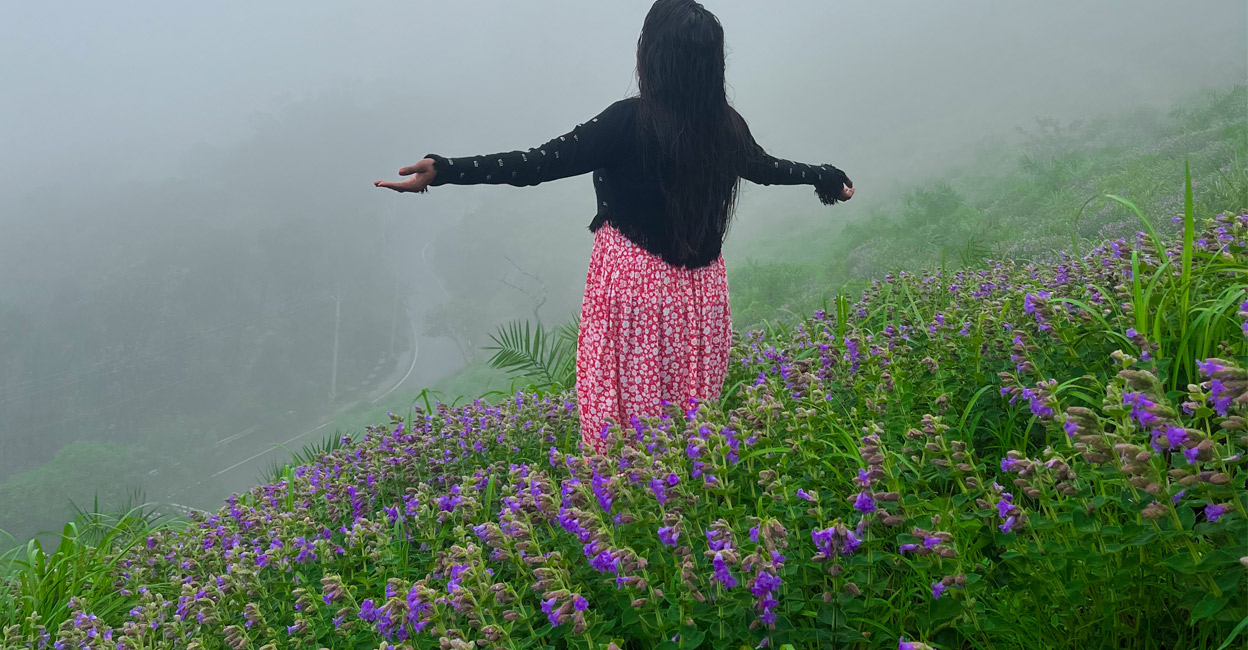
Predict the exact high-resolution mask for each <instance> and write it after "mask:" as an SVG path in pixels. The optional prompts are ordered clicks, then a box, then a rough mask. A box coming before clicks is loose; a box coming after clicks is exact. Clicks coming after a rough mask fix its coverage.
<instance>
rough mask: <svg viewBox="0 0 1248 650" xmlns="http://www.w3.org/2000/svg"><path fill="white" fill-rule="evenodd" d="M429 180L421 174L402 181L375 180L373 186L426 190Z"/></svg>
mask: <svg viewBox="0 0 1248 650" xmlns="http://www.w3.org/2000/svg"><path fill="white" fill-rule="evenodd" d="M428 186H429V182H428V180H426V179H423V178H421V177H419V176H414V177H412V178H409V179H407V180H402V181H373V187H384V188H386V189H388V190H394V191H395V192H424V191H425V189H426V188H427V187H428Z"/></svg>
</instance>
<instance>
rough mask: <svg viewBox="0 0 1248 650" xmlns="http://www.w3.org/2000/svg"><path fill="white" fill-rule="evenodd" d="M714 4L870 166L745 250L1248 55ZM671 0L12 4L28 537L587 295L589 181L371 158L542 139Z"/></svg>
mask: <svg viewBox="0 0 1248 650" xmlns="http://www.w3.org/2000/svg"><path fill="white" fill-rule="evenodd" d="M704 4H705V5H706V6H707V7H708V8H710V9H711V10H712V11H714V12H715V13H716V14H717V15H718V16H719V17H720V19H721V21H722V22H723V25H724V28H725V31H726V35H727V40H728V44H729V47H730V53H729V68H728V80H729V84H730V86H731V88H730V98H731V99H732V101H733V103H734V105H735V106H736V107H737V108H738V110H739V111H740V112H741V113H742V114H743V115H744V116H745V117H746V119H747V120H749V122H750V124H751V128H752V130H753V132H754V134H755V136H756V137H757V138H758V140H759V141H760V142H761V143H762V144H763V145H764V146H765V147H766V148H767V149H768V150H769V151H770V152H771V153H773V154H775V155H778V156H782V157H786V158H793V159H798V160H802V161H804V162H811V163H825V162H826V163H832V164H834V165H837V166H838V167H841V168H843V169H845V170H846V171H847V172H848V174H849V175H850V177H851V178H853V179H854V182H855V185H856V187H858V188H859V189H858V192H859V194H858V196H857V197H856V198H855V200H854V201H853V202H852V203H848V204H844V205H840V206H836V207H835V208H833V209H827V208H823V207H821V206H819V205H818V204H817V202H816V201H814V200H813V198H812V197H811V195H810V191H809V188H759V187H747V188H746V190H745V191H744V193H743V197H742V201H741V206H740V209H739V211H738V215H737V220H736V222H735V225H734V226H733V230H732V232H731V235H730V239H729V242H728V245H727V247H726V253H725V254H726V257H727V258H728V260H729V266H730V269H731V268H732V265H733V264H736V263H740V262H742V261H744V260H746V259H747V258H750V257H751V256H752V255H753V253H752V251H753V250H755V248H754V247H755V246H756V245H757V244H758V242H760V241H764V240H769V239H770V240H775V239H777V238H782V237H783V235H784V234H785V233H790V232H793V231H794V230H798V229H801V228H802V227H804V226H805V225H807V224H810V223H812V222H813V221H814V220H825V221H826V220H833V221H835V222H842V223H843V222H849V221H853V220H857V219H863V218H865V217H866V215H868V214H872V212H873V210H877V209H879V208H881V207H882V206H884V205H886V204H887V201H888V200H890V198H892V197H895V194H896V193H897V192H898V191H899V188H900V187H901V186H902V185H903V184H904V183H909V182H914V181H915V180H917V179H922V178H925V177H927V176H931V175H934V174H939V173H941V171H942V170H945V169H948V168H950V167H952V166H956V165H958V164H960V163H962V162H965V161H966V160H968V159H969V158H970V157H971V156H973V155H974V152H975V151H976V147H978V146H979V145H980V144H981V143H982V142H984V140H985V139H986V138H993V137H1008V135H1009V134H1010V133H1011V132H1012V130H1013V129H1014V128H1015V127H1016V126H1019V125H1026V124H1028V123H1030V122H1031V121H1032V120H1033V119H1034V118H1036V117H1039V116H1051V117H1055V118H1059V119H1064V120H1068V119H1075V118H1081V117H1089V116H1095V115H1099V114H1103V113H1106V112H1114V111H1118V110H1125V109H1129V108H1131V107H1135V106H1142V105H1152V106H1162V107H1164V106H1167V105H1168V104H1169V103H1170V102H1172V101H1174V100H1175V99H1176V98H1178V97H1181V96H1183V95H1185V94H1187V93H1190V92H1193V91H1196V90H1199V89H1203V88H1210V87H1217V86H1221V85H1226V84H1230V83H1238V82H1243V81H1244V80H1245V78H1246V77H1248V7H1246V5H1245V3H1244V2H1243V1H1242V0H1206V1H1202V2H1197V3H1184V4H1182V5H1179V4H1176V3H1174V2H1170V1H1163V0H1114V1H1109V0H1099V1H1097V2H1086V1H1073V0H1063V1H1058V2H1047V3H1001V2H992V1H988V0H983V1H978V0H976V1H972V0H958V1H957V2H945V3H919V2H908V3H880V2H873V3H851V2H833V1H828V0H800V1H799V0H786V1H785V2H775V3H764V2H747V1H745V0H707V1H706V2H705V3H704ZM649 5H650V3H649V2H647V1H645V0H629V1H610V2H573V1H571V0H527V1H526V2H511V1H507V0H488V1H487V0H479V1H473V2H458V3H423V2H371V3H367V4H358V3H357V4H348V3H299V2H287V1H281V2H279V1H276V0H275V1H272V2H263V3H255V2H241V1H226V0H220V1H218V2H211V3H190V4H188V3H169V2H154V1H146V0H145V1H138V0H136V1H133V2H125V3H88V2H63V3H6V4H5V5H4V6H3V7H2V8H0V82H2V86H0V87H2V88H3V90H2V91H0V92H3V101H0V178H3V182H2V183H0V485H7V488H0V499H8V500H10V503H9V504H8V505H7V506H6V505H5V504H0V529H6V530H10V531H13V532H15V533H17V534H19V535H28V534H30V533H31V532H33V531H34V530H35V529H36V528H38V527H39V526H46V525H49V522H55V521H57V519H56V517H61V516H62V514H63V513H62V512H61V511H60V510H57V508H61V507H63V506H64V502H65V500H66V495H68V496H72V497H73V498H75V499H78V500H84V499H89V498H90V496H91V494H93V493H96V492H100V491H102V490H105V488H106V487H107V488H108V489H109V490H111V493H110V495H109V496H110V498H120V497H121V496H122V495H123V494H124V492H125V491H126V490H130V489H141V490H143V492H144V493H145V495H146V498H147V499H148V500H151V501H154V502H159V503H184V504H190V505H193V506H195V507H209V506H211V505H213V504H214V503H218V502H219V501H220V500H221V499H222V498H224V497H225V496H227V495H228V494H229V493H230V492H231V491H235V490H242V489H246V488H247V487H248V486H250V485H254V484H255V482H256V480H257V475H258V473H259V472H261V471H262V470H263V468H264V465H265V463H266V462H271V461H272V460H273V459H276V458H281V457H284V454H285V452H284V451H282V450H281V449H275V448H274V445H275V444H277V443H283V444H286V445H287V446H289V447H292V448H297V447H299V446H301V445H303V444H307V443H313V442H318V441H319V440H321V439H322V438H324V437H325V436H326V435H327V434H330V433H332V432H334V431H335V430H337V429H344V427H347V424H346V423H347V422H348V420H349V418H347V417H346V416H343V415H341V413H342V409H344V408H348V407H353V406H354V409H355V410H354V412H355V413H362V412H365V411H367V409H368V408H369V407H370V406H372V407H385V406H387V405H389V404H391V403H394V401H395V400H396V399H397V400H398V401H399V402H400V403H407V404H410V403H411V400H412V399H414V398H415V396H416V394H417V393H418V392H419V391H420V389H421V388H422V387H425V386H430V385H433V384H434V383H435V382H437V381H438V380H439V379H441V378H443V377H445V376H447V375H448V374H450V373H452V372H454V371H456V370H457V369H459V368H460V367H462V366H463V365H464V364H465V363H466V362H467V361H470V360H476V361H480V360H482V359H484V358H485V357H487V356H488V354H486V353H483V352H482V351H481V350H480V348H481V346H482V345H485V344H488V341H487V340H483V338H484V336H483V332H488V331H489V330H490V329H491V328H492V327H493V326H494V325H497V324H500V323H502V322H504V321H506V320H508V319H511V318H529V319H532V318H533V317H534V316H535V314H536V316H537V317H539V318H541V320H543V321H545V322H546V323H547V324H548V325H554V324H558V323H560V322H562V321H563V320H565V319H566V318H567V317H568V316H570V315H571V314H572V313H574V311H575V310H576V309H577V308H578V307H579V303H580V293H579V291H580V288H581V286H582V283H583V279H584V271H585V264H586V262H587V260H588V255H589V246H590V234H589V233H588V232H587V231H586V229H585V226H586V225H587V224H588V223H589V220H590V218H591V217H592V215H593V212H594V210H593V199H592V188H591V185H590V183H589V181H588V180H587V179H585V178H580V179H567V180H564V181H559V182H556V183H550V184H548V185H543V186H541V187H537V188H527V189H517V188H510V187H505V186H504V187H488V188H476V187H474V188H462V187H441V188H434V189H433V190H432V191H431V192H430V193H429V194H427V195H419V196H414V195H398V194H393V193H390V192H386V191H384V190H378V189H375V188H373V187H372V181H373V180H374V179H378V178H393V177H394V176H395V171H396V170H397V169H398V168H399V167H402V166H404V165H408V164H411V163H414V162H415V161H417V160H418V159H420V158H421V157H423V156H424V155H425V154H426V153H430V152H435V153H440V154H444V155H448V156H456V155H471V154H483V153H490V152H493V151H503V150H511V149H520V148H527V147H530V146H535V145H537V144H539V143H541V142H544V141H545V140H547V139H549V138H550V137H553V136H555V135H557V134H560V133H564V132H566V131H567V130H569V129H570V128H571V127H572V126H574V125H576V124H577V123H579V122H583V121H585V120H587V119H588V118H590V117H592V116H593V115H595V114H596V113H597V112H599V111H600V110H601V109H602V108H604V107H605V106H606V105H608V104H610V103H611V102H613V101H615V100H617V99H620V98H623V97H625V96H627V95H629V94H630V93H633V92H635V91H636V83H635V79H634V67H635V47H636V40H637V36H638V32H639V30H640V27H641V23H642V19H643V17H644V15H645V13H646V11H647V9H648V8H649ZM542 295H544V296H545V299H546V300H545V302H544V303H541V304H540V306H539V304H538V300H535V298H534V296H542ZM465 322H467V323H470V324H473V325H474V326H476V329H472V328H466V327H465V326H464V325H463V323H465ZM469 330H471V331H469ZM448 333H449V334H453V336H447V335H440V334H448ZM335 351H336V352H335ZM73 443H76V446H75V444H73ZM84 443H89V444H84ZM67 449H68V451H66V450H67ZM58 452H61V453H60V455H58ZM63 483H70V484H74V485H76V486H77V490H78V491H77V492H72V491H71V492H64V491H59V492H58V491H56V490H54V489H53V487H52V486H54V485H59V484H63ZM57 489H59V488H57ZM5 490H7V491H5ZM19 500H20V501H21V503H20V504H19V503H18V502H19ZM32 510H39V511H40V512H41V513H42V514H43V515H45V516H44V518H43V519H39V518H38V517H31V518H28V519H22V517H23V516H24V515H22V514H21V513H29V512H30V511H32Z"/></svg>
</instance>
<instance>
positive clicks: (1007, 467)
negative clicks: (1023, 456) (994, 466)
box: [1001, 456, 1018, 472]
mask: <svg viewBox="0 0 1248 650" xmlns="http://www.w3.org/2000/svg"><path fill="white" fill-rule="evenodd" d="M1015 465H1018V461H1016V460H1014V459H1013V458H1010V457H1009V456H1006V457H1005V458H1002V459H1001V471H1003V472H1012V471H1014V466H1015Z"/></svg>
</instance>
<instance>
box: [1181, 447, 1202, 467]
mask: <svg viewBox="0 0 1248 650" xmlns="http://www.w3.org/2000/svg"><path fill="white" fill-rule="evenodd" d="M1199 455H1200V449H1197V448H1196V447H1189V448H1187V449H1184V450H1183V458H1185V459H1187V464H1188V465H1195V464H1196V457H1197V456H1199Z"/></svg>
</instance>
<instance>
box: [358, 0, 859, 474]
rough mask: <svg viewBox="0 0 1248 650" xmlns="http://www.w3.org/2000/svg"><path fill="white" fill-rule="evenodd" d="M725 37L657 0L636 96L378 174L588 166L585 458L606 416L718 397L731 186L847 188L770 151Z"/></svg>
mask: <svg viewBox="0 0 1248 650" xmlns="http://www.w3.org/2000/svg"><path fill="white" fill-rule="evenodd" d="M724 67H725V62H724V32H723V28H722V27H721V26H720V24H719V20H718V19H717V18H716V17H715V16H714V15H713V14H711V12H709V11H707V10H706V9H705V8H704V7H703V6H702V5H701V4H699V3H697V2H694V0H658V2H655V3H654V6H653V7H651V9H650V12H649V14H648V15H647V16H646V20H645V24H644V26H643V27H642V31H641V38H640V39H639V40H638V42H637V76H638V87H639V91H640V92H639V93H638V96H637V97H632V98H630V99H625V100H622V101H619V102H616V103H614V104H612V105H611V106H609V107H608V108H607V109H606V110H605V111H603V112H602V113H601V114H599V115H598V116H597V117H595V118H593V119H592V120H590V121H589V122H586V123H585V124H581V125H580V126H577V127H576V128H575V129H573V130H572V131H571V132H570V133H567V134H565V135H562V136H559V137H557V138H555V139H553V140H551V141H550V142H547V143H546V144H543V145H541V146H540V147H536V148H534V149H529V150H528V151H512V152H508V153H499V154H493V155H488V156H475V157H470V158H444V157H442V156H439V155H435V154H430V155H428V156H426V157H425V158H424V159H423V160H421V161H420V162H418V163H416V164H415V165H412V166H411V167H405V168H403V169H401V170H399V175H400V176H407V177H408V178H407V179H406V180H402V181H397V182H390V181H377V182H376V183H374V185H376V186H377V187H385V188H389V189H392V190H395V191H398V192H424V191H426V189H427V188H428V187H431V186H433V187H436V186H439V185H471V184H478V183H489V184H507V185H515V186H529V185H537V184H538V183H542V182H545V181H552V180H556V179H560V178H567V177H569V176H577V175H580V174H588V173H592V174H593V177H594V190H595V192H596V193H597V216H595V217H594V220H593V222H592V223H590V225H589V229H590V230H591V231H592V232H593V233H594V246H593V252H592V254H591V257H590V262H589V273H588V276H587V277H586V281H585V295H584V303H583V306H582V310H581V329H580V336H579V340H578V343H577V354H576V393H577V404H578V407H579V409H580V420H581V439H582V442H583V445H584V448H585V450H586V451H590V450H592V451H595V452H601V451H602V450H603V449H604V447H605V445H606V434H607V431H608V428H609V425H610V424H612V423H614V424H617V425H622V426H627V425H628V424H629V423H630V422H631V419H632V418H633V417H639V418H640V417H653V416H657V415H659V414H660V413H661V410H662V404H663V403H664V402H671V403H678V404H685V403H687V402H688V400H690V399H697V400H713V399H717V398H718V397H719V394H720V391H721V390H722V388H723V382H724V375H725V372H726V370H727V364H728V348H729V344H730V342H731V335H732V330H731V322H730V315H729V310H728V281H727V277H726V275H725V272H724V260H723V258H722V256H721V255H720V248H721V246H722V244H723V241H724V235H725V233H726V232H727V230H728V222H729V219H730V217H731V215H732V212H733V209H734V207H735V205H736V199H737V188H738V185H739V184H740V179H742V178H744V179H746V180H749V181H752V182H754V183H759V184H763V185H813V186H814V188H815V194H816V195H817V196H818V197H819V199H820V201H822V202H823V203H824V204H825V205H831V204H834V203H836V202H837V201H847V200H849V199H850V198H851V197H852V196H853V195H854V189H853V183H852V182H850V180H849V179H848V178H847V177H846V176H845V174H844V173H843V172H842V171H841V170H839V169H837V168H835V167H832V166H831V165H822V166H812V165H804V164H800V163H795V162H790V161H788V160H780V159H778V158H773V157H771V156H769V155H767V153H766V152H764V151H763V149H762V148H761V147H760V146H759V145H758V144H757V143H756V142H755V141H754V138H753V137H752V136H751V135H750V130H749V128H748V127H747V126H746V123H745V120H744V119H742V117H741V116H740V115H739V114H738V113H737V112H736V111H735V110H734V109H733V108H732V107H731V106H729V105H728V100H727V96H726V94H725V91H724Z"/></svg>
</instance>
